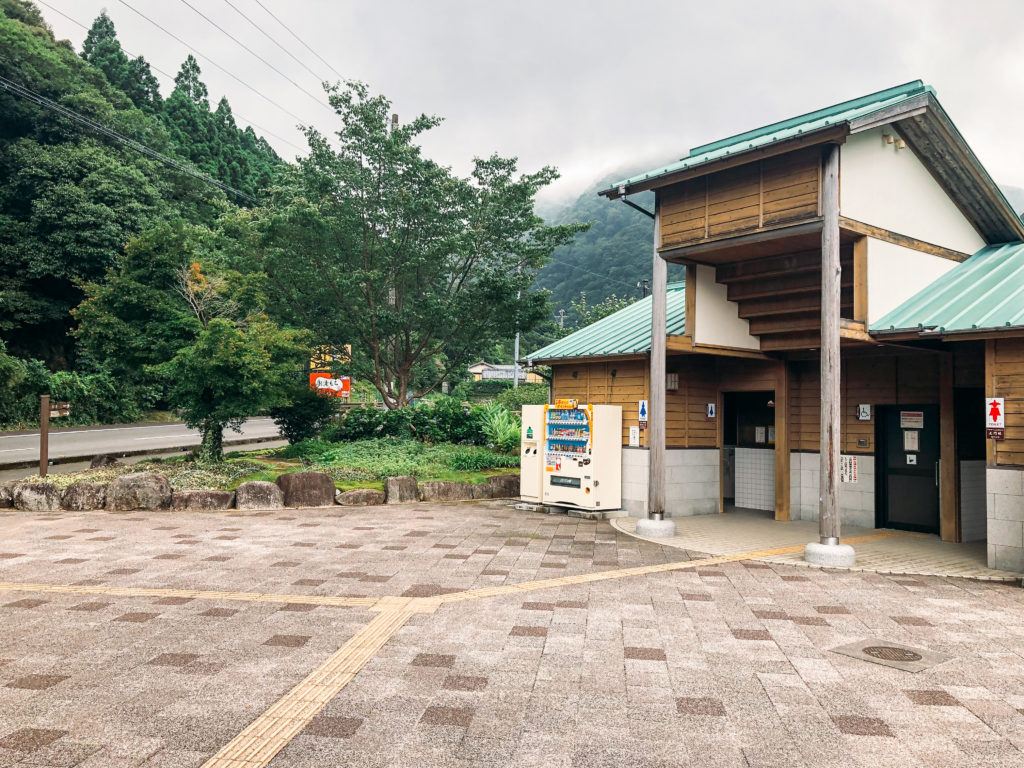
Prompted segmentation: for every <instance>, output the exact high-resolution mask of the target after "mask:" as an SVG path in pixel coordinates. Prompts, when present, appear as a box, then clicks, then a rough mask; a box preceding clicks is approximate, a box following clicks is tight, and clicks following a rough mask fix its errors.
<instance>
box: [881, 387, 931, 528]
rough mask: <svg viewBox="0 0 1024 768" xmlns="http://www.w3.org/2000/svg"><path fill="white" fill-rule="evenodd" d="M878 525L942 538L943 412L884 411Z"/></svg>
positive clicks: (925, 407) (892, 408) (897, 408)
mask: <svg viewBox="0 0 1024 768" xmlns="http://www.w3.org/2000/svg"><path fill="white" fill-rule="evenodd" d="M881 411H882V413H881V418H880V419H879V429H880V431H881V434H880V435H879V441H878V442H879V447H880V448H881V451H880V454H881V455H880V456H879V459H880V461H879V464H880V465H881V466H880V467H879V468H878V470H879V471H878V475H879V488H878V490H879V492H880V494H881V498H880V499H879V501H880V504H879V505H878V509H879V517H880V519H879V521H878V523H879V525H880V526H881V527H883V528H901V529H904V530H908V531H924V532H927V533H938V532H939V408H938V406H936V405H898V406H897V405H894V406H886V407H884V408H882V409H881Z"/></svg>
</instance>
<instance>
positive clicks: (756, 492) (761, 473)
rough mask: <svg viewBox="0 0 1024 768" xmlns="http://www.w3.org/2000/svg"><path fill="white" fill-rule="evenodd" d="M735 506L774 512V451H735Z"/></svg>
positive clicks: (751, 449)
mask: <svg viewBox="0 0 1024 768" xmlns="http://www.w3.org/2000/svg"><path fill="white" fill-rule="evenodd" d="M736 506H737V507H744V508H745V509H766V510H769V511H774V510H775V451H774V450H771V449H767V448H737V449H736Z"/></svg>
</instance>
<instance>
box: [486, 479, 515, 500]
mask: <svg viewBox="0 0 1024 768" xmlns="http://www.w3.org/2000/svg"><path fill="white" fill-rule="evenodd" d="M484 485H485V486H486V487H487V490H488V492H489V495H488V497H487V498H491V499H517V498H519V475H494V476H493V477H489V478H487V482H486V483H484Z"/></svg>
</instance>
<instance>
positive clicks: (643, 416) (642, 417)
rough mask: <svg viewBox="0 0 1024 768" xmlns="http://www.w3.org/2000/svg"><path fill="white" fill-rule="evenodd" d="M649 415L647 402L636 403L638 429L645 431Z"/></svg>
mask: <svg viewBox="0 0 1024 768" xmlns="http://www.w3.org/2000/svg"><path fill="white" fill-rule="evenodd" d="M648 415H649V412H648V408H647V401H646V400H641V401H640V402H639V403H637V416H638V417H639V421H640V429H647V417H648Z"/></svg>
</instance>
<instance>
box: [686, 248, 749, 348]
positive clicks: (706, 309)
mask: <svg viewBox="0 0 1024 768" xmlns="http://www.w3.org/2000/svg"><path fill="white" fill-rule="evenodd" d="M727 295H728V294H727V293H726V288H725V286H724V285H721V284H719V283H716V282H715V269H714V267H705V266H698V267H697V292H696V297H695V302H694V304H695V306H694V322H693V340H694V341H696V342H697V343H698V344H716V345H719V346H723V347H739V348H741V349H760V348H761V342H760V341H759V340H758V339H757V337H755V336H751V335H750V323H748V322H747V321H746V320H744V319H743V318H741V317H740V316H739V305H738V304H737V303H736V302H734V301H729V299H728V298H727Z"/></svg>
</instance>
